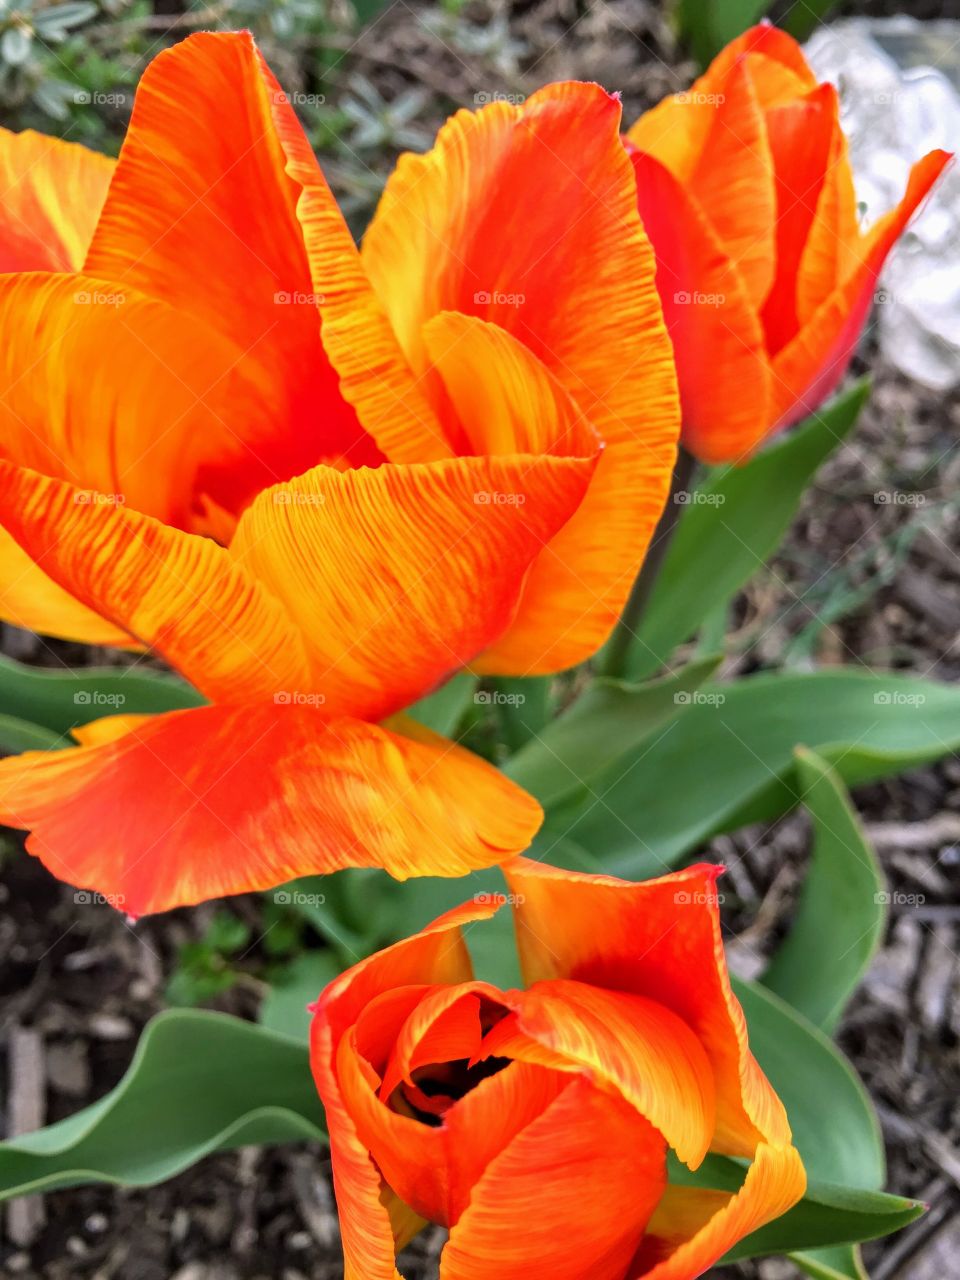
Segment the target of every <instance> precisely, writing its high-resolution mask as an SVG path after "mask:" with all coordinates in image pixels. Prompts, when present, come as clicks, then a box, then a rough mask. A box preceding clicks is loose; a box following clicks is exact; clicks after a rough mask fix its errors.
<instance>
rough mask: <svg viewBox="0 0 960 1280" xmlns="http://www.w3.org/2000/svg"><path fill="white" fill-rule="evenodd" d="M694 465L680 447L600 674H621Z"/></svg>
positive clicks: (614, 676)
mask: <svg viewBox="0 0 960 1280" xmlns="http://www.w3.org/2000/svg"><path fill="white" fill-rule="evenodd" d="M696 465H697V463H696V459H695V458H694V456H693V454H690V453H687V451H686V449H683V448H681V450H680V452H679V453H678V454H677V465H676V466H675V468H674V471H673V480H672V482H671V484H670V496H669V497H668V498H667V505H666V506H665V507H664V509H663V513H662V514H661V516H660V523H659V524H658V525H657V527H656V529H655V530H654V532H653V537H652V538H651V539H650V546H649V547H648V548H647V556H646V559H645V560H644V562H643V565H642V567H641V569H640V572H639V573H638V574H637V579H636V581H635V582H634V584H633V590H632V591H631V592H630V598H629V599H628V600H627V603H626V606H625V608H624V610H623V613H622V614H621V615H620V621H619V622H618V623H617V625H616V627H615V628H614V631H613V635H612V636H611V637H610V639H609V641H608V643H607V647H606V649H605V650H604V652H603V656H602V657H601V659H600V665H599V671H600V674H601V675H603V676H609V677H611V678H613V679H620V678H621V677H622V676H623V675H624V669H625V667H626V663H627V656H628V654H629V652H630V646H631V644H632V643H633V641H634V640H635V639H636V635H637V631H638V629H639V627H640V621H641V619H642V617H643V614H644V611H645V610H646V607H647V604H648V602H649V600H650V596H651V595H652V593H653V588H654V584H655V583H656V581H657V578H658V577H659V576H660V570H661V568H662V567H663V561H664V557H665V556H666V554H667V548H668V547H669V546H670V543H671V541H672V539H673V535H674V533H675V532H676V528H677V522H678V521H679V519H680V514H681V512H682V511H683V509H684V504H683V503H681V502H677V501H676V498H677V494H679V493H681V492H687V491H689V487H690V481H691V479H692V477H693V473H694V470H695V468H696Z"/></svg>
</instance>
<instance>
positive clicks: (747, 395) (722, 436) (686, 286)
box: [632, 151, 770, 463]
mask: <svg viewBox="0 0 960 1280" xmlns="http://www.w3.org/2000/svg"><path fill="white" fill-rule="evenodd" d="M632 160H633V165H634V169H635V171H636V175H637V198H638V202H639V209H640V216H641V217H642V218H643V221H644V225H645V226H646V229H647V234H648V235H649V236H650V240H651V242H652V244H653V247H654V249H655V250H656V253H657V284H658V287H659V289H660V296H661V298H662V300H663V310H664V316H665V318H666V321H667V328H668V329H669V331H670V336H671V339H672V340H673V346H674V352H675V355H676V361H677V377H678V379H679V382H680V402H681V405H682V409H683V443H684V445H685V447H686V448H687V449H688V450H689V451H690V452H691V453H692V454H694V455H695V456H696V457H698V458H700V459H701V460H702V461H704V462H708V463H719V462H734V461H743V460H745V458H746V457H747V456H748V455H749V453H750V452H751V450H752V449H754V448H755V446H756V445H757V444H758V443H759V442H760V441H761V440H762V439H763V437H764V436H765V435H766V433H767V431H768V430H769V426H770V417H769V414H770V407H769V399H770V369H769V364H768V361H767V355H766V351H765V348H764V336H763V329H762V327H761V324H760V318H759V316H758V314H757V312H756V309H755V308H754V306H753V304H752V302H751V300H750V297H749V294H748V292H747V288H746V285H745V283H744V280H743V278H742V276H741V275H740V272H739V270H738V269H737V268H736V266H734V264H733V263H732V262H731V261H730V257H729V255H728V254H727V252H726V251H725V249H724V247H723V246H722V245H721V244H720V243H719V241H718V239H717V237H716V235H715V234H714V232H713V230H712V228H711V226H710V224H709V222H708V219H707V217H706V216H705V214H704V213H703V211H702V210H701V209H700V207H699V206H698V205H697V204H696V203H695V202H694V201H693V200H692V199H691V198H690V196H689V195H688V193H687V191H686V190H685V189H684V188H683V187H682V186H681V185H680V183H679V182H677V180H676V178H674V177H673V175H672V174H671V173H670V172H669V170H667V169H665V168H664V167H663V165H662V164H660V162H659V161H658V160H655V159H654V158H653V157H652V156H648V155H644V154H643V153H641V152H639V151H635V152H633V155H632Z"/></svg>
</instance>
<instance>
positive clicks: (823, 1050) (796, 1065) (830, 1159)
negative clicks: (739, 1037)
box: [727, 980, 923, 1280]
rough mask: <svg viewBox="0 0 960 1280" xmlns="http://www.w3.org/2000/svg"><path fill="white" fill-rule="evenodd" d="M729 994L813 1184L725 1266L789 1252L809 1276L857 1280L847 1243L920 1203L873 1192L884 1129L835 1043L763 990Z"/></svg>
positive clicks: (904, 1217)
mask: <svg viewBox="0 0 960 1280" xmlns="http://www.w3.org/2000/svg"><path fill="white" fill-rule="evenodd" d="M734 990H735V991H736V994H737V997H738V999H739V1000H740V1002H741V1004H742V1005H743V1009H744V1013H745V1015H746V1018H747V1026H748V1029H749V1035H750V1047H751V1049H752V1050H753V1052H754V1054H755V1056H756V1058H757V1061H758V1062H759V1063H760V1066H761V1067H762V1068H763V1070H764V1072H765V1073H766V1075H767V1077H768V1078H769V1080H770V1083H771V1084H772V1085H773V1087H774V1089H775V1090H776V1091H777V1093H778V1094H779V1096H780V1098H781V1100H782V1101H783V1104H784V1106H785V1107H786V1109H787V1115H788V1117H789V1120H790V1125H791V1127H792V1129H793V1137H794V1142H795V1143H796V1146H797V1149H798V1151H799V1152H800V1154H801V1156H802V1157H803V1162H804V1165H805V1167H806V1169H807V1174H808V1177H809V1178H810V1182H811V1185H810V1187H809V1188H808V1192H807V1195H806V1196H805V1198H804V1200H803V1201H802V1202H801V1203H800V1204H799V1205H797V1206H796V1207H795V1208H794V1209H792V1210H791V1211H790V1212H789V1213H788V1214H785V1215H784V1216H783V1217H782V1218H780V1219H778V1220H777V1221H776V1222H774V1223H770V1224H768V1226H766V1227H764V1228H762V1229H761V1230H760V1231H757V1232H754V1233H753V1235H751V1236H748V1237H747V1239H746V1240H744V1241H741V1243H740V1244H739V1245H738V1246H737V1247H736V1248H735V1249H734V1250H733V1251H732V1252H731V1253H730V1254H729V1255H728V1258H727V1260H728V1261H732V1260H733V1259H734V1258H745V1257H750V1256H753V1255H754V1254H758V1253H791V1254H792V1255H794V1261H795V1262H796V1263H797V1264H798V1265H799V1266H801V1267H802V1268H803V1269H804V1270H807V1271H808V1274H810V1275H813V1276H821V1277H833V1276H836V1275H838V1274H839V1276H841V1277H846V1276H849V1277H852V1278H853V1280H859V1273H858V1272H857V1270H855V1269H854V1268H856V1267H857V1266H858V1265H859V1262H858V1255H857V1251H856V1250H855V1249H854V1248H851V1247H849V1246H851V1245H853V1244H855V1243H856V1242H859V1241H861V1240H872V1239H875V1238H876V1237H878V1236H883V1235H887V1234H889V1233H890V1232H891V1231H897V1230H899V1229H900V1228H901V1227H904V1226H906V1225H907V1224H908V1223H909V1222H912V1221H913V1219H914V1218H916V1217H918V1216H919V1215H920V1214H921V1213H922V1212H923V1206H922V1205H920V1204H918V1203H917V1202H916V1201H912V1200H904V1199H902V1198H901V1197H898V1196H887V1195H883V1194H881V1192H880V1191H879V1188H880V1187H881V1186H882V1185H883V1180H884V1177H885V1161H884V1153H883V1141H882V1138H881V1135H880V1127H879V1124H878V1122H877V1118H876V1115H875V1113H874V1110H873V1105H872V1103H871V1101H870V1098H869V1095H868V1094H867V1092H866V1090H865V1089H864V1087H863V1085H862V1083H861V1082H860V1079H859V1077H858V1076H857V1075H856V1073H855V1071H854V1070H853V1068H852V1067H851V1066H850V1064H849V1062H848V1061H847V1059H846V1058H845V1057H844V1056H843V1054H841V1053H840V1051H839V1049H837V1047H836V1046H835V1045H834V1044H833V1042H832V1041H831V1040H830V1039H829V1038H828V1037H827V1036H825V1035H824V1034H823V1032H822V1031H820V1030H819V1028H817V1027H816V1026H814V1025H813V1023H811V1022H809V1021H808V1020H807V1019H806V1018H804V1017H803V1015H802V1014H799V1013H797V1012H796V1010H794V1009H792V1008H790V1006H789V1005H787V1004H786V1003H785V1002H784V1001H783V1000H781V999H780V998H779V997H778V996H776V995H774V994H773V993H772V992H769V991H766V990H765V989H764V988H763V987H760V986H757V985H756V984H754V983H747V982H741V981H738V980H734ZM844 1266H846V1267H847V1270H846V1271H844V1270H842V1269H839V1268H842V1267H844ZM830 1268H832V1270H831V1269H830Z"/></svg>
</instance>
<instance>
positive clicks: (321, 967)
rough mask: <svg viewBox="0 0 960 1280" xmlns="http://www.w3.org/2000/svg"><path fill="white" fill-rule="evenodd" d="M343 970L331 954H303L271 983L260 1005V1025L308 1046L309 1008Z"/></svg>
mask: <svg viewBox="0 0 960 1280" xmlns="http://www.w3.org/2000/svg"><path fill="white" fill-rule="evenodd" d="M342 968H343V966H342V965H341V964H340V963H339V961H338V960H337V958H336V956H335V955H334V954H333V952H332V951H304V952H303V953H302V954H301V955H299V956H297V958H296V960H294V961H293V962H292V963H291V964H290V965H289V966H288V967H287V969H286V971H285V972H284V973H282V974H281V975H280V976H278V977H277V978H276V979H274V981H273V982H272V983H271V984H270V990H269V991H268V992H267V994H266V995H265V996H264V998H263V1003H262V1004H261V1006H260V1025H261V1026H262V1027H266V1028H267V1030H268V1031H276V1032H279V1033H280V1034H281V1035H285V1036H290V1037H291V1038H292V1039H294V1040H302V1041H303V1042H304V1043H306V1041H307V1040H308V1039H309V1036H310V1023H311V1020H312V1019H311V1016H310V1013H309V1010H308V1008H307V1006H308V1005H310V1004H312V1003H313V1002H314V1000H316V998H317V996H319V994H320V992H321V991H323V989H324V987H326V986H327V985H328V984H329V983H330V982H332V981H333V979H334V978H335V977H337V975H338V974H339V973H340V972H341V970H342Z"/></svg>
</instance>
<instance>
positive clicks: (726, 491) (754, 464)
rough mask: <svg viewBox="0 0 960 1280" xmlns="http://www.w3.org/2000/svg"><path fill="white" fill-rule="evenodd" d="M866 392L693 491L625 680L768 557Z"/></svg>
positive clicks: (858, 390)
mask: <svg viewBox="0 0 960 1280" xmlns="http://www.w3.org/2000/svg"><path fill="white" fill-rule="evenodd" d="M868 390H869V388H868V386H867V384H866V383H865V382H861V383H859V384H857V386H855V387H854V388H853V389H852V390H851V391H848V392H847V393H846V394H845V395H844V396H842V397H841V398H840V399H838V400H835V401H833V403H832V404H830V405H829V406H828V407H827V408H825V409H823V410H821V411H820V413H818V414H815V415H814V416H813V417H812V418H810V419H808V421H807V422H805V423H804V424H803V425H802V426H800V427H798V428H797V429H796V430H795V431H791V432H790V433H789V435H787V436H785V437H784V438H783V439H782V440H778V441H777V442H776V443H774V444H772V445H769V446H768V447H767V448H765V449H763V450H762V451H761V452H760V453H759V454H758V455H757V456H756V457H755V458H753V459H752V460H751V461H750V462H748V463H747V464H746V465H745V466H742V467H725V468H720V469H717V470H715V471H714V472H713V473H712V474H711V475H710V476H709V478H708V479H707V481H706V482H705V483H704V484H702V485H701V486H700V487H699V488H698V489H697V491H696V498H697V501H695V502H693V503H691V504H690V505H689V506H688V507H687V509H686V511H685V512H684V513H683V516H682V517H681V519H680V522H679V524H678V526H677V531H676V533H675V535H674V537H673V541H672V542H671V543H670V546H669V548H668V550H667V553H666V556H665V557H664V561H663V566H662V568H661V570H660V573H659V575H658V577H657V581H656V585H655V586H654V588H653V593H652V594H651V596H650V601H649V604H648V606H647V609H646V611H645V613H644V615H643V618H642V619H641V622H640V627H639V629H638V631H637V637H636V640H635V641H634V643H633V644H632V646H631V649H630V654H629V663H628V666H627V673H628V675H629V676H630V678H631V679H634V680H639V679H642V678H643V677H644V676H648V675H650V674H652V673H653V672H654V671H656V670H657V669H658V668H659V667H661V666H663V665H664V664H665V663H666V662H667V661H668V660H669V658H670V655H671V654H672V653H673V651H674V649H675V648H676V647H677V645H679V644H683V643H684V641H686V640H689V639H690V637H691V636H692V635H693V634H694V632H695V631H696V630H697V628H698V627H699V626H700V625H701V623H702V622H703V621H704V619H706V618H707V617H708V615H710V614H711V613H712V612H713V610H715V609H716V608H717V607H718V606H720V605H722V604H723V603H724V602H725V601H727V600H729V599H730V597H731V596H733V595H734V594H735V593H736V592H737V591H739V589H740V588H741V587H742V586H743V584H744V583H745V582H746V581H747V580H748V579H749V578H751V577H752V576H753V574H754V573H756V571H757V570H758V569H759V568H760V567H761V566H762V565H763V564H764V563H765V561H766V560H767V559H769V557H770V556H771V555H772V554H773V552H774V551H775V550H776V549H777V547H778V546H779V545H780V542H781V540H782V539H783V536H784V534H785V533H786V531H787V529H788V528H789V527H790V524H791V522H792V520H793V517H794V514H795V513H796V510H797V507H798V506H799V503H800V499H801V498H802V496H803V492H804V490H805V489H806V487H807V484H808V482H809V480H810V478H811V476H812V475H813V474H814V472H815V471H816V470H817V468H818V467H819V466H820V464H821V463H822V462H823V461H824V459H825V458H827V457H828V456H829V454H830V453H831V452H832V451H833V449H835V448H836V446H837V445H838V444H840V443H841V441H842V440H843V439H844V438H845V437H846V436H847V435H848V434H849V432H850V430H851V428H852V427H853V424H854V423H855V422H856V420H857V415H858V413H859V412H860V409H861V407H862V405H863V402H864V400H865V399H866V397H867V393H868Z"/></svg>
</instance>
